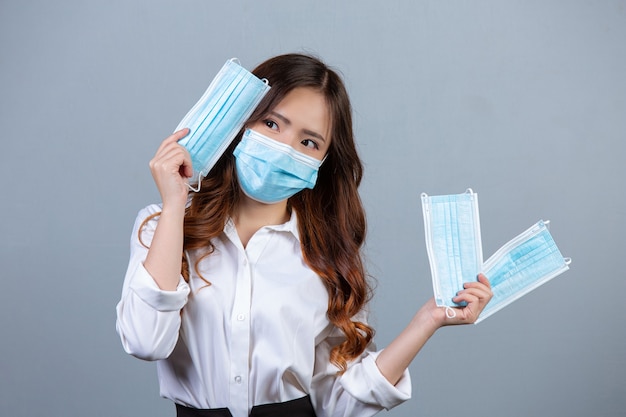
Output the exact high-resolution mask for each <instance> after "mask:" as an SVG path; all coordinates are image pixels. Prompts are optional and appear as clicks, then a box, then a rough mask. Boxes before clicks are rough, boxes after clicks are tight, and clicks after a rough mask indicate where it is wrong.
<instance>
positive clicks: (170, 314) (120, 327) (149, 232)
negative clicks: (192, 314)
mask: <svg viewBox="0 0 626 417" xmlns="http://www.w3.org/2000/svg"><path fill="white" fill-rule="evenodd" d="M159 211H160V207H159V206H158V205H151V206H148V207H146V208H145V209H143V210H141V211H140V212H139V214H138V216H137V219H136V221H135V226H134V227H133V233H132V235H131V243H130V261H129V263H128V269H127V271H126V276H125V278H124V286H123V289H122V298H121V300H120V301H119V303H118V304H117V322H116V329H117V332H118V334H119V335H120V338H121V341H122V345H123V347H124V350H125V351H126V352H127V353H129V354H131V355H133V356H136V357H138V358H140V359H145V360H157V359H164V358H167V357H168V356H169V355H170V353H171V352H172V351H173V349H174V347H175V346H176V342H177V341H178V332H179V329H180V323H181V317H180V310H181V309H182V308H183V306H184V305H185V304H186V303H187V297H188V295H189V286H188V285H187V283H186V282H185V281H184V280H183V278H182V276H181V278H180V281H179V284H178V287H177V289H176V290H175V291H163V290H161V289H159V287H158V286H157V284H156V282H155V281H154V280H153V279H152V277H151V276H150V274H149V273H148V271H146V269H145V268H144V266H143V262H144V260H145V258H146V254H147V252H148V249H147V247H146V246H149V245H150V243H151V241H152V236H153V234H154V229H155V227H156V224H157V221H158V220H157V219H158V217H157V219H151V220H149V221H148V222H147V223H146V224H145V226H144V228H143V230H142V232H141V241H140V240H139V228H140V227H141V225H142V223H143V222H144V220H145V219H146V218H147V217H148V216H150V215H152V214H154V213H158V212H159ZM144 244H145V246H144Z"/></svg>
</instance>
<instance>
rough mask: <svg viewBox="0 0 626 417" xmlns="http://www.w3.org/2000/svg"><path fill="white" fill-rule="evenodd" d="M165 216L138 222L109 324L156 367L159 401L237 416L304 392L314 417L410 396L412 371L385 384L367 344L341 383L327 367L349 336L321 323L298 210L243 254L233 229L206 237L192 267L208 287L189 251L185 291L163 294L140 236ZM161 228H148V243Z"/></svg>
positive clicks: (355, 412) (322, 294)
mask: <svg viewBox="0 0 626 417" xmlns="http://www.w3.org/2000/svg"><path fill="white" fill-rule="evenodd" d="M160 210H161V207H160V206H159V205H151V206H148V207H146V208H145V209H143V210H142V211H140V212H139V215H138V216H137V220H136V221H135V227H134V229H133V234H132V236H131V255H130V262H129V265H128V270H127V272H126V278H125V279H124V286H123V290H122V298H121V300H120V302H119V303H118V305H117V323H116V328H117V332H118V333H119V335H120V338H121V340H122V345H123V346H124V350H126V352H128V353H129V354H131V355H134V356H136V357H138V358H141V359H145V360H156V361H157V370H158V376H159V384H160V390H161V395H162V396H163V397H165V398H169V399H171V400H172V401H174V402H176V403H178V404H182V405H185V406H188V407H194V408H220V407H228V408H229V409H230V410H231V412H232V414H233V416H234V417H246V416H248V413H249V411H250V409H251V408H252V406H253V405H259V404H266V403H273V402H283V401H289V400H293V399H296V398H300V397H303V396H305V395H310V396H311V401H312V403H313V406H314V408H315V410H316V413H317V415H318V416H320V417H324V416H359V417H366V416H371V415H374V414H376V413H377V412H379V411H380V410H381V409H383V408H385V409H390V408H392V407H394V406H396V405H398V404H400V403H401V402H403V401H406V400H407V399H409V398H410V394H411V381H410V377H409V374H408V371H405V373H404V375H403V376H402V378H401V379H400V381H399V382H398V383H397V384H396V385H395V386H394V385H392V384H390V383H389V382H388V381H387V380H386V379H385V377H384V376H383V375H382V374H381V373H380V371H379V370H378V368H377V366H376V363H375V359H376V357H377V355H378V353H379V352H375V351H374V350H375V347H374V345H373V344H372V345H370V346H369V348H368V349H367V350H366V352H364V353H363V355H362V356H361V357H360V358H358V359H357V360H355V361H353V362H351V363H350V364H349V369H348V370H347V371H346V372H345V373H344V374H343V375H338V374H337V371H338V369H337V367H335V366H334V365H332V364H331V363H330V361H329V354H330V350H331V349H332V347H333V346H335V345H337V344H338V343H339V342H341V341H342V340H343V338H344V336H343V333H342V332H341V331H340V330H339V329H338V328H336V327H335V326H334V325H333V324H332V323H330V322H329V320H328V318H327V316H326V310H327V307H328V293H327V291H326V288H325V287H324V284H323V283H322V281H321V279H320V278H319V277H318V276H317V275H316V274H315V273H314V272H313V271H312V270H311V269H310V268H309V267H308V266H307V265H306V264H305V262H304V260H303V257H302V252H301V248H300V241H299V236H298V231H297V219H296V216H295V214H292V216H291V219H290V220H289V221H288V222H287V223H285V224H282V225H278V226H267V227H264V228H262V229H260V230H259V231H257V233H256V234H255V235H254V236H253V237H252V238H251V239H250V242H249V243H248V245H247V246H246V248H244V247H243V245H242V244H241V241H240V239H239V236H238V234H237V231H236V229H235V226H234V224H233V223H232V221H229V222H228V223H227V224H226V227H225V228H224V233H222V235H221V236H220V237H219V238H217V239H214V241H213V244H214V245H215V252H214V253H213V254H211V255H209V256H207V257H205V258H204V259H202V260H201V261H200V263H199V265H198V269H199V270H200V272H201V274H202V276H203V277H204V278H205V279H207V280H208V281H209V282H210V283H211V285H210V286H207V284H206V282H205V281H203V280H202V279H200V278H199V277H198V275H197V273H196V270H195V268H193V265H195V264H196V261H197V259H198V258H199V256H200V255H201V253H200V252H195V251H193V252H189V253H187V257H188V260H189V265H190V267H191V268H190V270H191V273H190V280H189V283H186V282H185V281H184V280H183V279H182V277H181V278H180V282H179V284H178V288H177V289H176V290H175V291H162V290H160V289H159V287H158V286H157V285H156V283H155V281H154V280H153V279H152V277H151V276H150V274H149V273H148V272H147V271H146V269H145V268H144V267H143V261H144V260H145V257H146V254H147V249H146V248H145V247H144V246H143V245H142V244H141V243H140V241H139V239H138V230H139V227H140V225H141V223H142V222H143V220H144V219H145V218H146V217H147V216H149V215H151V214H153V213H156V212H159V211H160ZM157 221H158V218H156V219H152V220H150V221H149V222H148V223H147V226H146V227H145V228H144V230H143V233H142V239H143V242H144V243H145V244H146V245H148V246H149V245H150V242H151V241H152V236H153V233H154V229H155V227H156V224H157ZM183 307H184V308H183ZM355 319H356V320H359V321H365V314H364V313H363V314H360V315H359V317H356V318H355Z"/></svg>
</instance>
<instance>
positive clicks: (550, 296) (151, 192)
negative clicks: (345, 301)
mask: <svg viewBox="0 0 626 417" xmlns="http://www.w3.org/2000/svg"><path fill="white" fill-rule="evenodd" d="M625 40H626V2H625V1H608V0H607V1H579V0H576V1H565V0H563V1H539V0H532V1H511V0H505V1H485V0H475V1H454V2H453V1H445V0H444V1H441V0H430V1H409V0H405V1H385V2H382V1H370V0H368V1H336V2H335V1H287V0H282V1H263V2H252V1H242V0H236V1H228V2H226V1H225V2H216V1H200V0H187V1H165V0H158V1H155V0H152V1H147V0H145V1H134V0H133V1H122V0H110V1H108V2H84V1H77V0H65V1H60V2H49V1H42V0H38V1H37V0H26V1H21V0H1V1H0V129H1V130H0V132H1V134H2V139H1V144H2V145H1V148H0V149H1V151H0V190H1V197H0V198H1V203H2V204H0V282H1V286H2V289H1V290H0V415H3V416H12V417H32V416H35V415H46V416H59V417H74V416H84V415H95V416H153V417H167V416H173V415H174V408H173V406H172V405H171V403H170V402H169V401H166V400H163V399H160V398H159V396H158V385H157V379H156V369H155V365H154V364H153V363H148V362H142V361H139V360H137V359H135V358H132V357H130V356H128V355H126V354H125V353H124V352H123V350H122V346H121V344H120V342H119V338H118V336H117V334H116V333H115V305H116V303H117V301H118V299H119V296H120V294H121V288H122V281H123V277H124V272H125V269H126V264H127V261H128V248H129V246H128V242H129V239H130V232H131V228H132V224H133V221H134V218H135V215H136V213H137V211H138V210H139V209H141V208H142V207H143V206H145V205H147V204H149V203H151V202H157V201H158V200H159V196H158V193H157V191H156V187H155V186H154V183H153V182H152V179H151V176H150V173H149V169H148V161H149V159H150V158H151V157H152V155H153V154H154V152H155V150H156V148H157V147H158V145H159V143H160V142H161V140H162V139H163V138H164V137H166V136H167V135H168V134H169V133H170V132H171V131H172V130H173V129H174V127H175V126H176V125H177V124H178V122H179V121H180V119H181V118H182V117H183V116H184V114H185V113H186V112H187V110H188V109H189V108H190V107H191V106H192V105H193V104H194V103H195V102H196V101H197V99H198V98H199V97H200V96H201V94H202V93H203V92H204V90H205V89H206V87H207V86H208V84H209V82H210V80H211V79H212V77H213V76H214V75H215V73H216V72H217V71H218V70H219V68H220V67H221V65H222V64H223V63H224V62H225V61H226V60H227V59H229V58H231V57H238V58H239V59H240V61H241V62H242V64H243V65H244V66H246V67H247V68H253V67H254V66H256V65H257V64H258V63H260V62H261V61H263V60H264V59H266V58H268V57H270V56H273V55H276V54H280V53H286V52H308V53H313V54H315V55H318V56H320V57H321V58H322V59H324V60H325V61H326V62H327V63H328V64H330V65H331V66H333V67H335V68H336V69H338V70H339V71H340V72H341V73H342V74H343V76H344V79H345V81H346V85H347V87H348V90H349V93H350V94H351V98H352V104H353V107H354V120H355V128H356V136H357V140H358V143H359V149H360V153H361V156H362V158H363V160H364V163H365V165H366V171H365V178H364V182H363V184H362V187H361V193H362V198H363V201H364V203H365V206H366V209H367V213H368V221H369V223H368V225H369V230H368V231H369V234H368V240H367V245H366V247H365V254H366V256H367V259H368V269H369V272H370V273H371V274H372V275H373V276H374V277H375V278H376V282H377V289H376V296H375V298H374V301H373V304H372V324H373V325H374V326H375V327H376V328H377V337H376V340H377V344H378V345H379V347H382V346H385V345H387V344H388V343H389V342H390V341H391V340H392V338H393V337H394V336H395V335H397V334H398V333H399V332H400V331H401V329H402V328H403V327H404V326H405V325H406V324H407V323H408V321H409V320H410V318H411V317H412V315H413V314H414V312H415V311H416V310H417V309H418V308H419V306H421V305H422V304H423V303H424V302H425V301H426V300H427V299H428V298H429V297H431V295H432V287H431V278H430V270H429V266H428V260H427V255H426V249H425V244H424V230H423V220H422V212H421V202H420V193H422V192H427V193H429V194H432V195H434V194H450V193H460V192H463V191H464V190H465V189H466V188H467V187H472V188H473V189H474V191H476V192H478V194H479V201H480V214H481V222H482V236H483V247H484V253H485V258H486V257H488V256H489V255H491V254H492V253H493V252H494V251H495V250H496V249H497V248H499V247H500V246H501V245H502V244H504V243H505V242H506V241H508V240H509V239H511V238H512V237H514V236H515V235H517V234H518V233H520V232H522V231H523V230H525V229H526V228H528V227H529V226H530V225H532V224H533V223H535V222H536V221H537V220H539V219H549V220H551V231H552V234H553V236H554V238H555V240H556V241H557V243H558V245H559V247H560V249H561V251H562V252H563V254H564V255H565V256H569V257H571V258H572V259H573V262H572V265H571V269H570V271H568V272H566V273H565V274H563V275H561V276H559V277H558V278H556V279H555V280H553V281H551V282H549V283H548V284H546V285H544V286H543V287H541V288H540V289H538V290H537V291H535V292H533V293H531V294H529V295H528V296H526V297H524V298H522V299H521V300H519V301H517V302H516V303H514V304H513V305H511V306H509V307H507V308H505V309H504V310H502V311H500V312H499V313H497V314H496V315H495V316H492V317H491V318H489V319H487V320H486V321H484V322H482V323H481V324H479V325H476V326H466V327H455V328H445V329H442V330H441V331H439V332H438V333H437V334H436V335H435V336H434V338H433V339H432V340H431V341H430V342H429V343H428V344H427V346H426V347H425V349H424V350H423V351H422V352H421V353H420V354H419V356H418V358H417V359H416V360H415V361H414V362H413V364H412V365H411V374H412V378H413V383H414V387H413V398H412V399H411V400H410V401H408V402H407V403H405V404H403V405H401V406H399V407H397V408H396V409H394V410H392V411H391V412H388V413H382V414H381V416H383V415H384V416H389V417H392V416H393V417H402V416H404V417H408V416H441V415H451V414H460V415H463V416H465V417H478V416H509V417H514V416H520V417H521V416H570V417H574V416H581V417H583V416H585V417H586V416H590V415H593V416H597V417H600V416H620V415H624V414H623V413H624V410H625V409H626V355H625V352H626V327H625V326H624V320H623V316H624V313H623V311H624V307H623V305H624V302H623V300H624V294H625V293H626V280H625V279H624V273H623V266H622V264H623V262H622V258H623V253H624V249H625V243H624V233H625V232H626V227H625V226H626V221H625V220H624V216H625V215H626V199H625V196H624V192H625V191H626V190H625V187H624V183H625V180H624V178H626V172H625V171H626V170H625V168H624V166H625V163H624V162H625V159H626V158H625V157H626V153H625V145H624V143H625V139H626V81H625V79H626V77H625V74H626V42H625ZM277 319H278V318H277Z"/></svg>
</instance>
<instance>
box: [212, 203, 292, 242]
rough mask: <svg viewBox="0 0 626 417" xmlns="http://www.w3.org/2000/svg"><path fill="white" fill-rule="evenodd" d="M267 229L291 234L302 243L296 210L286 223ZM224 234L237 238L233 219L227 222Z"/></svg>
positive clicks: (270, 226) (230, 218)
mask: <svg viewBox="0 0 626 417" xmlns="http://www.w3.org/2000/svg"><path fill="white" fill-rule="evenodd" d="M265 227H266V228H267V229H269V230H274V231H276V232H287V233H291V234H292V235H293V236H294V237H295V238H296V239H297V240H298V241H300V233H298V216H296V212H295V210H291V216H290V217H289V220H287V221H286V222H285V223H283V224H275V225H269V226H265ZM224 233H226V235H227V236H229V237H230V236H237V229H236V228H235V222H233V219H232V217H229V218H228V220H227V221H226V224H225V225H224Z"/></svg>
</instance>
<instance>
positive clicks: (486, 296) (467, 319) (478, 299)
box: [425, 274, 493, 327]
mask: <svg viewBox="0 0 626 417" xmlns="http://www.w3.org/2000/svg"><path fill="white" fill-rule="evenodd" d="M491 297H493V293H492V292H491V284H490V283H489V280H488V279H487V277H486V276H485V275H483V274H478V281H474V282H466V283H465V284H463V289H462V290H461V291H459V292H458V293H457V296H456V297H454V298H453V299H452V301H454V302H455V303H461V302H466V303H467V305H466V306H465V307H450V308H451V309H452V310H453V312H454V314H449V312H447V309H446V308H445V307H437V306H436V305H435V301H434V299H433V300H430V301H429V302H428V304H427V306H428V307H427V308H429V309H430V313H431V316H432V318H433V320H435V322H436V323H438V325H439V327H441V326H450V325H454V324H470V323H474V322H475V321H476V319H478V316H479V315H480V313H481V312H482V311H483V309H484V308H485V306H486V305H487V303H488V302H489V300H491ZM425 307H426V306H425ZM446 313H448V314H446ZM450 316H453V317H450Z"/></svg>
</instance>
